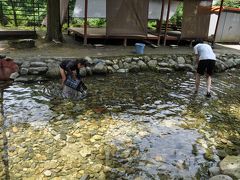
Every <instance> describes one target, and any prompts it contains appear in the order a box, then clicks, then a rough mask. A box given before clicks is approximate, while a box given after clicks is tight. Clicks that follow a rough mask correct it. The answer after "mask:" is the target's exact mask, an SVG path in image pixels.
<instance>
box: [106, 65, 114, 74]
mask: <svg viewBox="0 0 240 180" xmlns="http://www.w3.org/2000/svg"><path fill="white" fill-rule="evenodd" d="M107 70H108V72H109V73H114V72H115V71H116V70H115V69H113V68H112V67H111V66H107Z"/></svg>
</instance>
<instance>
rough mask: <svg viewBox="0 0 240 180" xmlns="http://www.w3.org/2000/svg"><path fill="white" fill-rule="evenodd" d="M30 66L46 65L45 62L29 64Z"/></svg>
mask: <svg viewBox="0 0 240 180" xmlns="http://www.w3.org/2000/svg"><path fill="white" fill-rule="evenodd" d="M30 66H31V67H46V66H47V64H46V63H45V62H31V63H30Z"/></svg>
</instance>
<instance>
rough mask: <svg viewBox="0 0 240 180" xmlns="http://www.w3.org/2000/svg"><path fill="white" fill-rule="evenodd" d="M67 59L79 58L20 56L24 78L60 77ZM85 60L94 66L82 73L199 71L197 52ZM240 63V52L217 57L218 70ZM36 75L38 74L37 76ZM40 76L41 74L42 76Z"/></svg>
mask: <svg viewBox="0 0 240 180" xmlns="http://www.w3.org/2000/svg"><path fill="white" fill-rule="evenodd" d="M66 59H71V60H73V59H76V58H56V57H55V58H40V59H39V58H31V59H30V58H29V59H27V60H26V59H18V60H16V63H17V64H18V65H19V67H20V77H24V76H26V75H27V76H29V75H43V76H45V77H56V76H59V64H60V63H61V61H63V60H66ZM85 59H86V60H87V61H88V62H89V63H90V64H91V66H90V67H87V68H83V69H81V72H80V73H81V75H82V76H86V75H92V74H108V73H126V72H140V71H141V72H142V71H155V72H159V73H166V72H173V71H190V72H194V71H195V57H194V56H193V55H189V54H188V55H156V56H154V55H153V56H133V57H132V56H125V57H111V58H110V57H107V58H90V57H85ZM239 66H240V55H235V54H222V55H218V56H217V61H216V69H215V71H216V72H222V71H225V70H226V69H230V68H235V67H239ZM35 77H36V76H35ZM38 77H40V76H38Z"/></svg>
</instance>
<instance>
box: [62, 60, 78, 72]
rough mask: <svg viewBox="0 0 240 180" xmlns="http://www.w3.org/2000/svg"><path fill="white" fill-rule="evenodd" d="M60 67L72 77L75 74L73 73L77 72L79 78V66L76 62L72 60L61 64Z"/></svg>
mask: <svg viewBox="0 0 240 180" xmlns="http://www.w3.org/2000/svg"><path fill="white" fill-rule="evenodd" d="M60 67H61V68H62V69H63V70H65V71H67V75H70V76H72V75H73V73H72V71H76V73H77V76H79V69H78V64H77V62H76V61H71V60H64V61H63V62H62V63H61V64H60Z"/></svg>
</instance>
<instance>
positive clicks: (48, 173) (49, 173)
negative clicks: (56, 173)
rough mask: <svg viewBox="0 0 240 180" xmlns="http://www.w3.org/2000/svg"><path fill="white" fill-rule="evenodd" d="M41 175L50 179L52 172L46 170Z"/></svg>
mask: <svg viewBox="0 0 240 180" xmlns="http://www.w3.org/2000/svg"><path fill="white" fill-rule="evenodd" d="M43 174H44V175H45V176H47V177H50V176H51V175H52V172H51V171H50V170H46V171H44V172H43Z"/></svg>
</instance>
